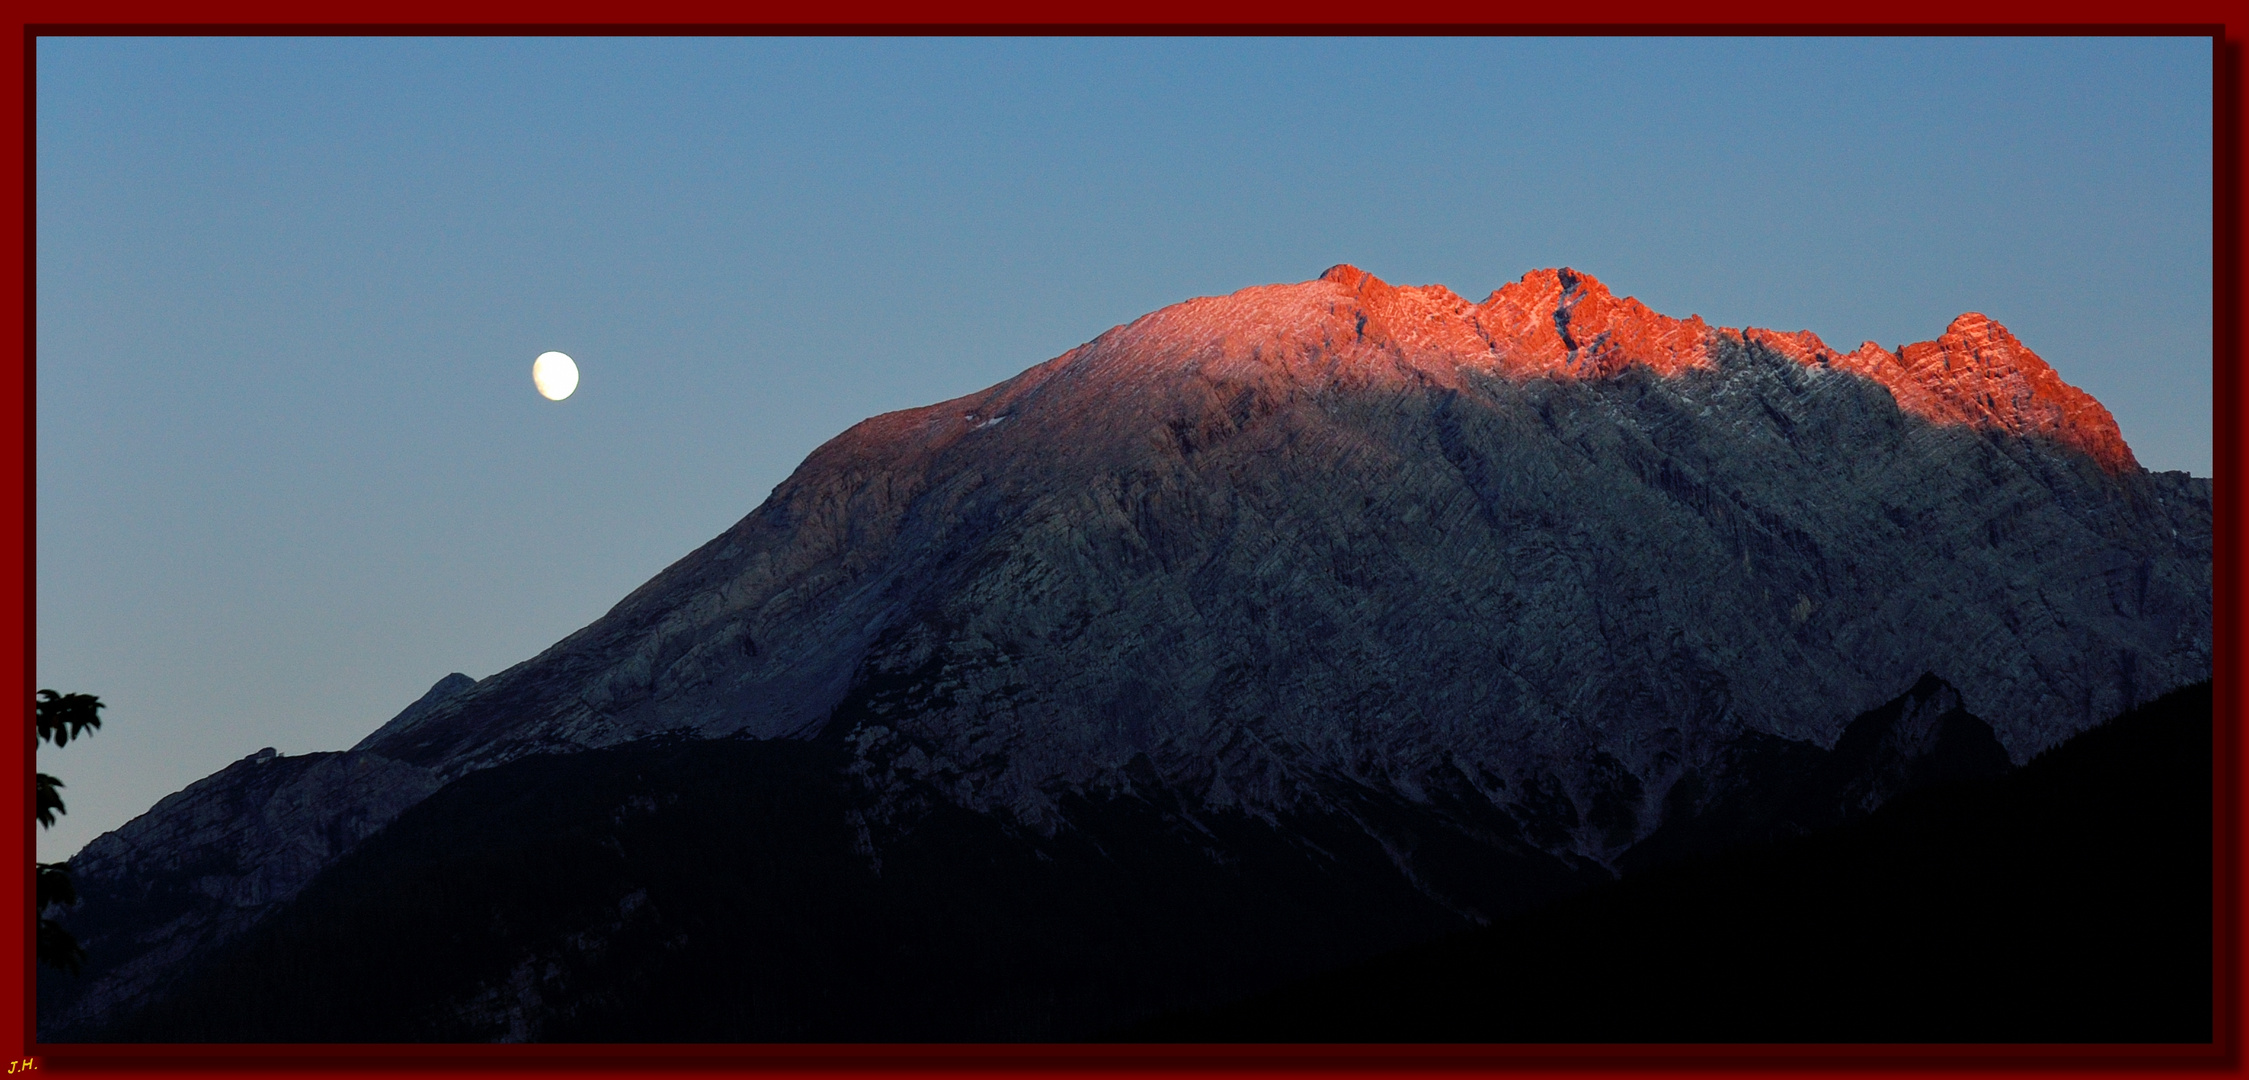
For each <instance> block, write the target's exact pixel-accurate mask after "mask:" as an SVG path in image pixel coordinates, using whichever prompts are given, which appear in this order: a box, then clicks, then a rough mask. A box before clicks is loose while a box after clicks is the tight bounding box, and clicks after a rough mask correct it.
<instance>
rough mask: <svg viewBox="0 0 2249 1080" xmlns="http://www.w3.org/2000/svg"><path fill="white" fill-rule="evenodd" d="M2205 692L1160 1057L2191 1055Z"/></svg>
mask: <svg viewBox="0 0 2249 1080" xmlns="http://www.w3.org/2000/svg"><path fill="white" fill-rule="evenodd" d="M2211 722H2212V714H2211V693H2210V684H2208V683H2202V684H2200V685H2197V686H2193V687H2189V688H2186V689H2182V690H2179V691H2175V692H2173V693H2171V694H2167V695H2165V696H2164V697H2162V698H2161V699H2159V700H2157V701H2155V702H2154V703H2152V704H2149V705H2146V706H2143V707H2141V708H2139V709H2136V710H2133V711H2132V712H2130V713H2128V714H2126V715H2124V716H2121V717H2118V718H2117V719H2115V720H2112V721H2110V722H2108V723H2107V724H2104V725H2102V726H2100V727H2097V728H2094V729H2092V730H2090V731H2087V732H2085V733H2083V734H2081V735H2078V736H2077V737H2075V738H2073V739H2071V740H2070V741H2069V742H2067V743H2065V744H2063V745H2061V746H2058V747H2056V748H2054V749H2051V750H2049V751H2047V752H2046V753H2044V754H2041V755H2040V756H2039V757H2038V758H2037V759H2036V760H2034V761H2032V762H2030V763H2029V764H2028V765H2026V766H2025V767H2023V768H2021V769H2020V770H2017V771H2015V772H2013V773H2011V774H2009V775H2006V776H2003V777H1997V778H1991V779H1984V780H1968V781H1957V782H1952V783H1945V784H1939V785H1937V786H1933V787H1929V788H1925V789H1923V790H1920V791H1917V792H1914V793H1911V794H1907V795H1904V796H1902V797H1900V798H1898V799H1896V800H1895V801H1893V802H1891V803H1889V804H1888V805H1886V806H1884V807H1882V808H1881V809H1880V810H1877V811H1876V812H1875V813H1874V814H1873V815H1871V816H1870V817H1868V818H1866V819H1865V820H1862V821H1859V822H1856V823H1852V824H1848V825H1843V826H1840V827H1837V828H1835V829H1833V830H1830V831H1827V832H1822V833H1818V834H1814V835H1810V836H1804V837H1800V838H1796V839H1793V840H1789V841H1785V842H1779V843H1773V844H1765V845H1758V846H1754V847H1751V848H1748V849H1744V850H1738V851H1735V852H1733V853H1730V854H1727V855H1723V856H1720V857H1717V858H1713V859H1708V860H1705V861H1700V862H1693V863H1687V864H1681V865H1675V866H1672V867H1668V868H1665V869H1661V870H1655V871H1650V872H1648V873H1644V874H1638V875H1628V876H1627V877H1625V878H1624V879H1623V880H1622V881H1619V882H1617V883H1615V884H1612V885H1606V886H1602V887H1599V888H1596V889H1594V890H1591V891H1589V892H1588V893H1586V894H1584V895H1581V896H1578V897H1574V898H1572V899H1569V900H1566V901H1563V902H1560V903H1557V904H1555V905H1553V906H1551V907H1548V908H1545V909H1543V910H1540V911H1537V912H1533V913H1530V914H1526V915H1523V916H1520V917H1517V918H1514V919H1509V920H1505V921H1502V922H1500V923H1498V924H1495V925H1493V926H1491V927H1489V928H1485V929H1481V930H1476V931H1471V932H1465V933H1461V934H1456V935H1453V936H1450V937H1447V938H1445V939H1443V940H1442V941H1438V942H1434V943H1430V944H1426V945H1422V946H1418V947H1414V948H1411V949H1407V950H1404V951H1401V952H1399V953H1397V954H1394V955H1390V956H1386V957H1383V958H1381V959H1379V960H1375V961H1370V962H1367V963H1364V964H1361V965H1357V966H1353V967H1349V968H1346V969H1344V970H1339V971H1335V972H1330V973H1326V974H1323V975H1320V976H1317V977H1314V978H1311V979H1308V980H1305V981H1302V982H1299V983H1296V984H1293V985H1291V986H1289V987H1286V988H1284V989H1280V990H1276V991H1273V992H1270V993H1267V994H1263V995H1260V996H1257V997H1255V998H1252V999H1250V1000H1247V1001H1243V1002H1237V1003H1235V1004H1232V1005H1230V1006H1227V1007H1224V1008H1219V1009H1215V1010H1210V1011H1206V1012H1192V1013H1188V1012H1183V1013H1177V1014H1173V1015H1170V1016H1166V1017H1163V1018H1161V1019H1159V1020H1156V1021H1154V1022H1151V1023H1147V1024H1143V1025H1139V1026H1137V1027H1134V1028H1130V1029H1127V1030H1124V1031H1120V1032H1118V1033H1115V1037H1119V1038H1125V1039H1141V1040H1149V1041H1157V1042H1172V1041H1183V1042H1194V1041H1215V1042H1266V1041H1277V1042H1329V1041H1335V1042H1393V1041H1395V1042H1633V1041H1646V1042H1803V1041H1809V1042H1937V1043H1941V1042H2034V1043H2049V1042H2061V1043H2070V1042H2179V1043H2195V1042H2208V1041H2210V1039H2211V1038H2212V1028H2211V1022H2212V980H2213V964H2214V958H2213V956H2212V954H2211V947H2212V921H2213V918H2214V917H2215V916H2216V914H2217V913H2216V911H2215V910H2214V904H2213V898H2212V878H2211V874H2212V867H2211V825H2212V816H2211V811H2212V804H2211V799H2212V786H2211V756H2210V755H2211Z"/></svg>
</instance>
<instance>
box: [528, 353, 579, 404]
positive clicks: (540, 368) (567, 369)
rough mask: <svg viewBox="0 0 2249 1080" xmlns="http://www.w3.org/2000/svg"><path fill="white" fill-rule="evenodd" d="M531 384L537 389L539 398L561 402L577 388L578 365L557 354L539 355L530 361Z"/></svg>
mask: <svg viewBox="0 0 2249 1080" xmlns="http://www.w3.org/2000/svg"><path fill="white" fill-rule="evenodd" d="M531 383H532V385H534V386H537V387H538V388H539V396H541V397H544V398H546V399H547V400H548V401H561V400H562V399H563V398H566V397H569V396H570V392H571V391H572V390H576V389H577V388H578V365H577V363H576V362H575V361H573V360H571V359H570V358H569V357H567V356H564V355H562V354H561V353H558V352H543V353H540V354H539V358H538V359H537V360H533V361H531Z"/></svg>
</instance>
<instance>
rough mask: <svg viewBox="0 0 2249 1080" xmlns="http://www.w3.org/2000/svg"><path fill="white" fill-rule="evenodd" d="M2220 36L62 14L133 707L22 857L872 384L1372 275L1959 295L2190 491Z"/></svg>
mask: <svg viewBox="0 0 2249 1080" xmlns="http://www.w3.org/2000/svg"><path fill="white" fill-rule="evenodd" d="M2211 56H2212V48H2211V45H2210V42H2209V41H2208V39H2203V38H2145V39H2143V38H2118V37H2103V38H2086V39H2028V38H2025V39H1973V38H1944V39H1905V38H1900V39H1805V40H1799V39H1738V40H1737V39H1725V38H1692V39H1675V40H1674V39H1561V40H1557V39H1511V38H1493V39H1414V38H1388V39H1349V38H1316V39H1278V40H1267V39H1117V40H1077V39H1023V40H980V39H938V40H914V39H874V40H853V39H819V40H809V41H808V40H789V39H665V38H630V39H592V40H581V39H570V38H529V39H513V38H499V39H476V38H461V39H438V40H422V39H348V38H339V39H289V38H256V39H229V38H187V39H165V40H152V39H133V38H96V39H69V38H48V39H42V40H41V41H40V42H39V43H38V46H37V51H36V57H35V62H36V73H35V84H34V92H35V94H36V102H35V115H34V119H35V123H36V125H37V129H36V136H35V137H36V142H35V153H36V155H37V157H36V178H35V185H36V187H35V197H36V200H37V203H36V219H35V229H36V236H35V242H36V244H37V255H36V259H37V261H36V266H35V274H36V289H37V292H36V302H35V308H34V317H35V319H36V330H37V335H38V339H37V340H38V349H37V353H36V356H35V363H36V373H37V389H36V394H35V399H34V406H35V410H36V415H35V421H36V424H37V442H36V447H35V452H36V455H37V461H36V475H35V481H36V483H37V504H36V526H35V536H34V540H35V543H36V545H37V547H36V551H37V561H38V565H37V577H36V588H37V596H36V603H37V612H36V629H35V632H36V634H37V648H38V655H37V666H36V669H35V678H36V679H37V685H39V686H42V687H53V688H55V689H57V690H61V691H65V692H87V693H95V694H99V695H100V696H101V697H102V698H103V699H104V700H105V701H106V702H107V703H108V708H107V710H106V724H105V726H104V728H103V729H102V731H101V732H100V733H99V734H97V735H95V736H93V737H92V738H90V739H87V740H85V741H83V742H73V743H72V744H71V745H70V746H69V747H67V748H64V749H61V750H56V749H53V748H49V749H47V750H45V751H44V752H42V753H41V755H40V760H39V765H40V768H41V769H42V770H43V771H46V772H51V773H55V774H57V775H59V776H61V777H62V779H63V780H64V782H65V783H66V784H67V785H68V786H67V787H66V789H65V791H64V796H65V798H66V799H67V801H68V805H69V813H68V814H67V815H66V816H65V817H64V818H62V819H61V821H60V822H59V823H58V825H57V826H56V827H55V828H54V829H52V830H49V831H47V832H46V833H45V834H43V835H42V836H41V837H40V840H39V850H40V857H41V858H42V859H58V858H61V857H64V856H67V855H69V854H70V853H72V852H74V851H76V850H77V849H78V848H79V847H80V846H82V845H83V844H84V843H85V841H87V840H89V839H91V838H93V837H94V836H95V835H98V834H99V833H101V832H103V831H106V830H109V829H113V828H116V827H117V826H119V825H121V824H123V823H124V822H125V821H127V820H128V819H130V818H131V817H133V816H135V815H137V814H139V813H141V812H142V811H145V810H146V809H148V807H149V806H150V805H152V804H153V803H154V802H155V801H156V800H157V799H159V798H161V797H162V796H164V795H166V794H168V793H170V792H173V791H176V790H179V789H180V788H182V787H184V786H186V785H187V784H188V783H190V782H192V781H194V780H196V779H198V778H200V777H203V776H205V775H208V774H210V773H212V772H215V771H217V770H218V769H220V768H223V767H224V766H225V765H226V764H228V763H229V762H232V761H234V760H236V759H238V758H241V757H243V756H245V755H248V754H251V753H253V752H255V751H257V750H258V749H259V748H261V747H266V746H273V747H276V748H278V749H279V750H281V751H282V752H283V753H286V754H299V753H306V752H311V751H318V750H336V749H343V748H346V747H349V746H350V745H352V744H353V743H355V742H357V741H358V740H359V739H360V738H362V737H363V736H365V735H366V734H367V733H369V732H371V731H373V730H374V729H375V728H376V727H378V726H380V725H381V724H382V723H383V722H384V721H385V720H387V719H388V718H389V717H390V716H391V715H393V714H395V713H396V712H397V711H398V710H399V709H401V708H403V707H405V706H406V705H407V704H408V703H409V702H411V701H412V700H413V699H414V698H415V697H417V696H419V695H420V694H421V693H422V692H423V691H424V690H425V689H427V688H428V687H429V685H430V684H431V683H433V682H435V681H437V680H438V679H439V678H440V677H442V676H444V675H445V674H446V673H448V672H453V671H460V672H466V673H467V674H469V675H472V676H475V677H478V678H482V677H485V676H488V675H491V674H494V673H495V672H498V671H500V670H502V669H504V668H506V667H508V666H511V665H513V664H515V663H517V662H520V661H522V660H525V659H528V658H529V657H531V656H533V655H535V654H536V653H538V652H539V651H540V650H542V649H544V648H546V647H547V646H548V645H550V644H552V643H554V642H555V641H557V640H559V639H561V638H562V637H563V636H565V635H567V634H569V633H570V632H571V631H574V630H576V629H578V628H579V627H581V626H583V625H585V624H586V623H587V622H589V621H591V620H593V619H594V618H596V617H598V616H599V615H601V613H602V612H604V611H606V610H607V609H608V608H609V607H610V606H611V605H612V604H614V603H615V602H616V601H617V600H619V599H621V598H622V597H623V596H624V595H625V594H626V593H628V592H630V591H631V590H632V589H633V588H634V587H636V586H638V585H639V584H640V583H641V582H643V581H645V580H646V579H647V578H649V577H650V576H652V575H653V574H655V573H656V572H657V571H658V570H661V569H662V568H663V567H664V566H666V565H667V564H669V563H670V562H672V561H673V560H675V559H677V558H679V557H680V556H682V555H684V554H686V553H687V552H688V551H689V550H691V549H693V548H694V547H695V546H697V545H699V544H701V543H702V542H703V541H705V540H707V539H709V538H710V537H711V536H713V535H715V534H717V533H718V532H719V531H720V530H722V529H724V528H725V527H727V526H728V525H730V524H732V523H733V522H734V521H736V520H738V519H739V518H740V517H741V516H742V515H744V514H746V513H748V512H749V511H750V510H752V509H754V508H755V507H756V506H757V504H758V503H759V502H761V501H762V500H763V499H764V498H765V496H766V494H767V493H768V492H769V491H770V490H771V489H772V487H773V486H774V485H775V484H776V483H778V482H779V481H780V480H781V479H782V478H783V477H785V476H786V475H787V474H788V473H789V471H790V470H791V469H793V468H794V467H795V466H796V464H797V463H798V462H799V461H801V460H802V459H803V458H804V456H805V455H806V454H807V453H809V452H810V451H811V450H812V449H813V448H814V447H815V446H817V445H819V444H820V443H821V442H822V441H824V440H826V439H827V438H829V437H831V436H833V435H835V434H837V433H838V432H840V431H842V430H843V429H844V428H845V427H848V426H849V425H851V424H852V423H855V422H857V421H859V420H861V419H863V418H865V417H867V416H871V415H874V414H877V413H881V412H885V411H889V410H893V409H899V408H906V407H911V406H916V405H922V404H927V403H930V402H933V401H939V400H943V399H946V398H951V397H955V396H958V395H961V394H965V393H968V392H970V391H974V390H977V389H980V388H982V387H985V386H988V385H990V384H992V383H995V382H998V381H1000V380H1001V379H1004V378H1006V377H1008V376H1010V375H1012V374H1014V373H1016V372H1017V371H1020V370H1022V369H1023V368H1026V367H1029V366H1031V365H1033V364H1036V363H1038V362H1040V361H1043V360H1045V359H1047V358H1049V357H1052V356H1055V355H1057V354H1059V353H1061V352H1063V351H1065V350H1067V349H1069V348H1071V347H1072V346H1075V345H1077V344H1079V343H1081V342H1084V341H1086V340H1089V339H1091V338H1093V337H1094V336H1096V335H1098V334H1100V333H1101V332H1103V331H1104V330H1107V329H1108V328H1110V327H1111V326H1114V325H1116V324H1119V323H1123V322H1127V321H1129V320H1131V319H1133V318H1136V317H1138V316H1140V315H1142V314H1145V313H1147V312H1149V311H1152V310H1154V309H1156V308H1159V307H1162V306H1164V305H1166V304H1170V303H1174V302H1177V301H1179V300H1183V299H1186V298H1189V297H1193V296H1198V295H1210V294H1220V293H1227V292H1231V291H1233V290H1235V289H1239V288H1243V287H1246V286H1251V285H1258V284H1266V283H1271V282H1280V281H1302V280H1306V279H1309V278H1312V277H1314V276H1316V275H1318V274H1319V273H1320V272H1321V271H1322V270H1324V269H1326V268H1327V267H1328V266H1330V265H1333V264H1335V263H1342V262H1348V263H1352V264H1354V265H1357V266H1359V267H1361V268H1363V269H1366V270H1368V271H1370V272H1372V273H1374V274H1376V275H1378V276H1380V277H1382V278H1384V279H1385V280H1388V281H1391V282H1394V283H1398V284H1432V283H1434V284H1443V285H1447V286H1449V287H1451V288H1452V289H1453V290H1454V291H1455V292H1458V293H1460V294H1461V295H1463V296H1466V297H1468V298H1470V299H1471V300H1478V299H1481V298H1482V297H1483V296H1484V295H1485V294H1486V293H1488V292H1489V291H1490V290H1492V289H1493V288H1496V287H1498V286H1499V285H1501V284H1502V283H1504V282H1506V281H1510V280H1513V279H1515V278H1517V277H1519V276H1521V275H1522V274H1523V273H1524V272H1526V271H1529V270H1532V269H1535V268H1540V267H1548V266H1570V267H1574V268H1576V269H1578V270H1581V271H1585V272H1587V273H1590V274H1593V275H1594V276H1596V277H1598V278H1600V279H1601V280H1602V281H1603V282H1604V283H1606V284H1607V285H1608V286H1609V287H1610V288H1611V289H1612V290H1614V291H1615V292H1616V293H1618V294H1619V295H1631V296H1637V297H1638V298H1639V299H1641V300H1642V301H1644V302H1646V303H1647V304H1648V305H1649V306H1650V307H1652V308H1654V309H1655V310H1657V311H1659V312H1662V313H1664V314H1667V315H1673V316H1677V317H1681V318H1684V317H1686V316H1688V315H1701V316H1702V317H1703V318H1704V319H1706V320H1708V321H1710V322H1712V323H1714V324H1719V325H1728V326H1743V325H1754V326H1764V327H1769V328H1773V329H1778V330H1797V329H1809V330H1812V331H1814V332H1816V333H1818V334H1819V335H1821V336H1822V337H1823V338H1824V339H1826V341H1827V342H1828V343H1829V344H1830V345H1832V346H1835V347H1837V348H1839V349H1846V350H1847V349H1849V348H1851V347H1852V346H1855V345H1857V344H1858V343H1859V342H1861V341H1865V340H1873V341H1876V342H1878V343H1880V344H1882V345H1884V346H1886V347H1895V346H1896V345H1898V344H1901V343H1904V342H1909V341H1919V340H1927V339H1930V338H1934V337H1936V336H1937V335H1938V334H1939V333H1941V332H1942V331H1943V329H1944V327H1945V325H1946V323H1948V322H1949V321H1950V320H1951V319H1952V318H1953V317H1954V316H1955V315H1958V314H1960V313H1961V312H1963V311H1980V312H1983V313H1984V314H1986V315H1989V316H1991V317H1992V318H1994V319H1997V320H1998V321H2000V322H2001V323H2003V324H2005V325H2006V326H2007V327H2008V328H2009V329H2011V330H2012V331H2014V333H2015V334H2016V335H2017V336H2018V337H2020V338H2021V339H2022V340H2023V341H2024V342H2025V343H2026V344H2028V345H2029V346H2030V347H2031V348H2032V349H2034V350H2036V351H2037V352H2038V353H2039V354H2040V355H2041V356H2043V357H2045V358H2046V359H2047V360H2048V361H2049V362H2050V363H2052V364H2053V365H2054V366H2055V368H2056V369H2057V370H2058V371H2059V372H2060V373H2061V375H2062V377H2063V378H2064V379H2066V380H2068V381H2069V382H2071V383H2073V384H2075V385H2077V386H2079V387H2082V388H2084V389H2085V390H2087V391H2089V392H2091V393H2092V394H2093V395H2094V396H2095V397H2096V398H2098V399H2099V400H2100V401H2101V402H2102V403H2103V404H2105V405H2106V406H2107V407H2108V408H2109V409H2110V410H2111V411H2112V412H2113V413H2114V414H2115V415H2116V418H2117V420H2118V422H2119V424H2120V426H2121V427H2122V429H2123V433H2124V436H2125V438H2126V440H2127V441H2128V442H2129V443H2130V445H2131V447H2132V449H2133V451H2134V452H2135V453H2136V454H2137V455H2138V456H2139V458H2140V461H2141V463H2142V464H2144V465H2146V466H2147V467H2149V468H2152V469H2159V470H2161V469H2183V470H2186V471H2189V472H2193V473H2195V474H2196V475H2200V476H2208V475H2210V470H2211V453H2212V451H2211V427H2212V425H2211V340H2212V337H2211V317H2212V306H2211V304H2212V277H2211V274H2212V261H2211V210H2212V195H2213V192H2212V181H2211V170H2212V142H2211V124H2212V111H2211V100H2212V99H2211V93H2212V85H2211ZM549 349H556V350H560V351H563V352H566V353H569V354H570V355H571V356H573V357H575V358H576V360H577V362H578V365H579V368H580V370H581V372H582V376H583V381H582V383H581V385H580V386H579V388H578V391H577V392H576V394H574V395H573V396H572V397H571V398H569V399H568V400H566V401H563V402H560V403H556V402H549V401H546V400H544V399H542V398H540V397H539V396H538V395H537V394H536V393H535V392H534V391H533V388H532V385H531V380H530V367H531V362H532V359H533V357H535V356H537V355H538V354H539V353H541V352H543V351H546V350H549Z"/></svg>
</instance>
